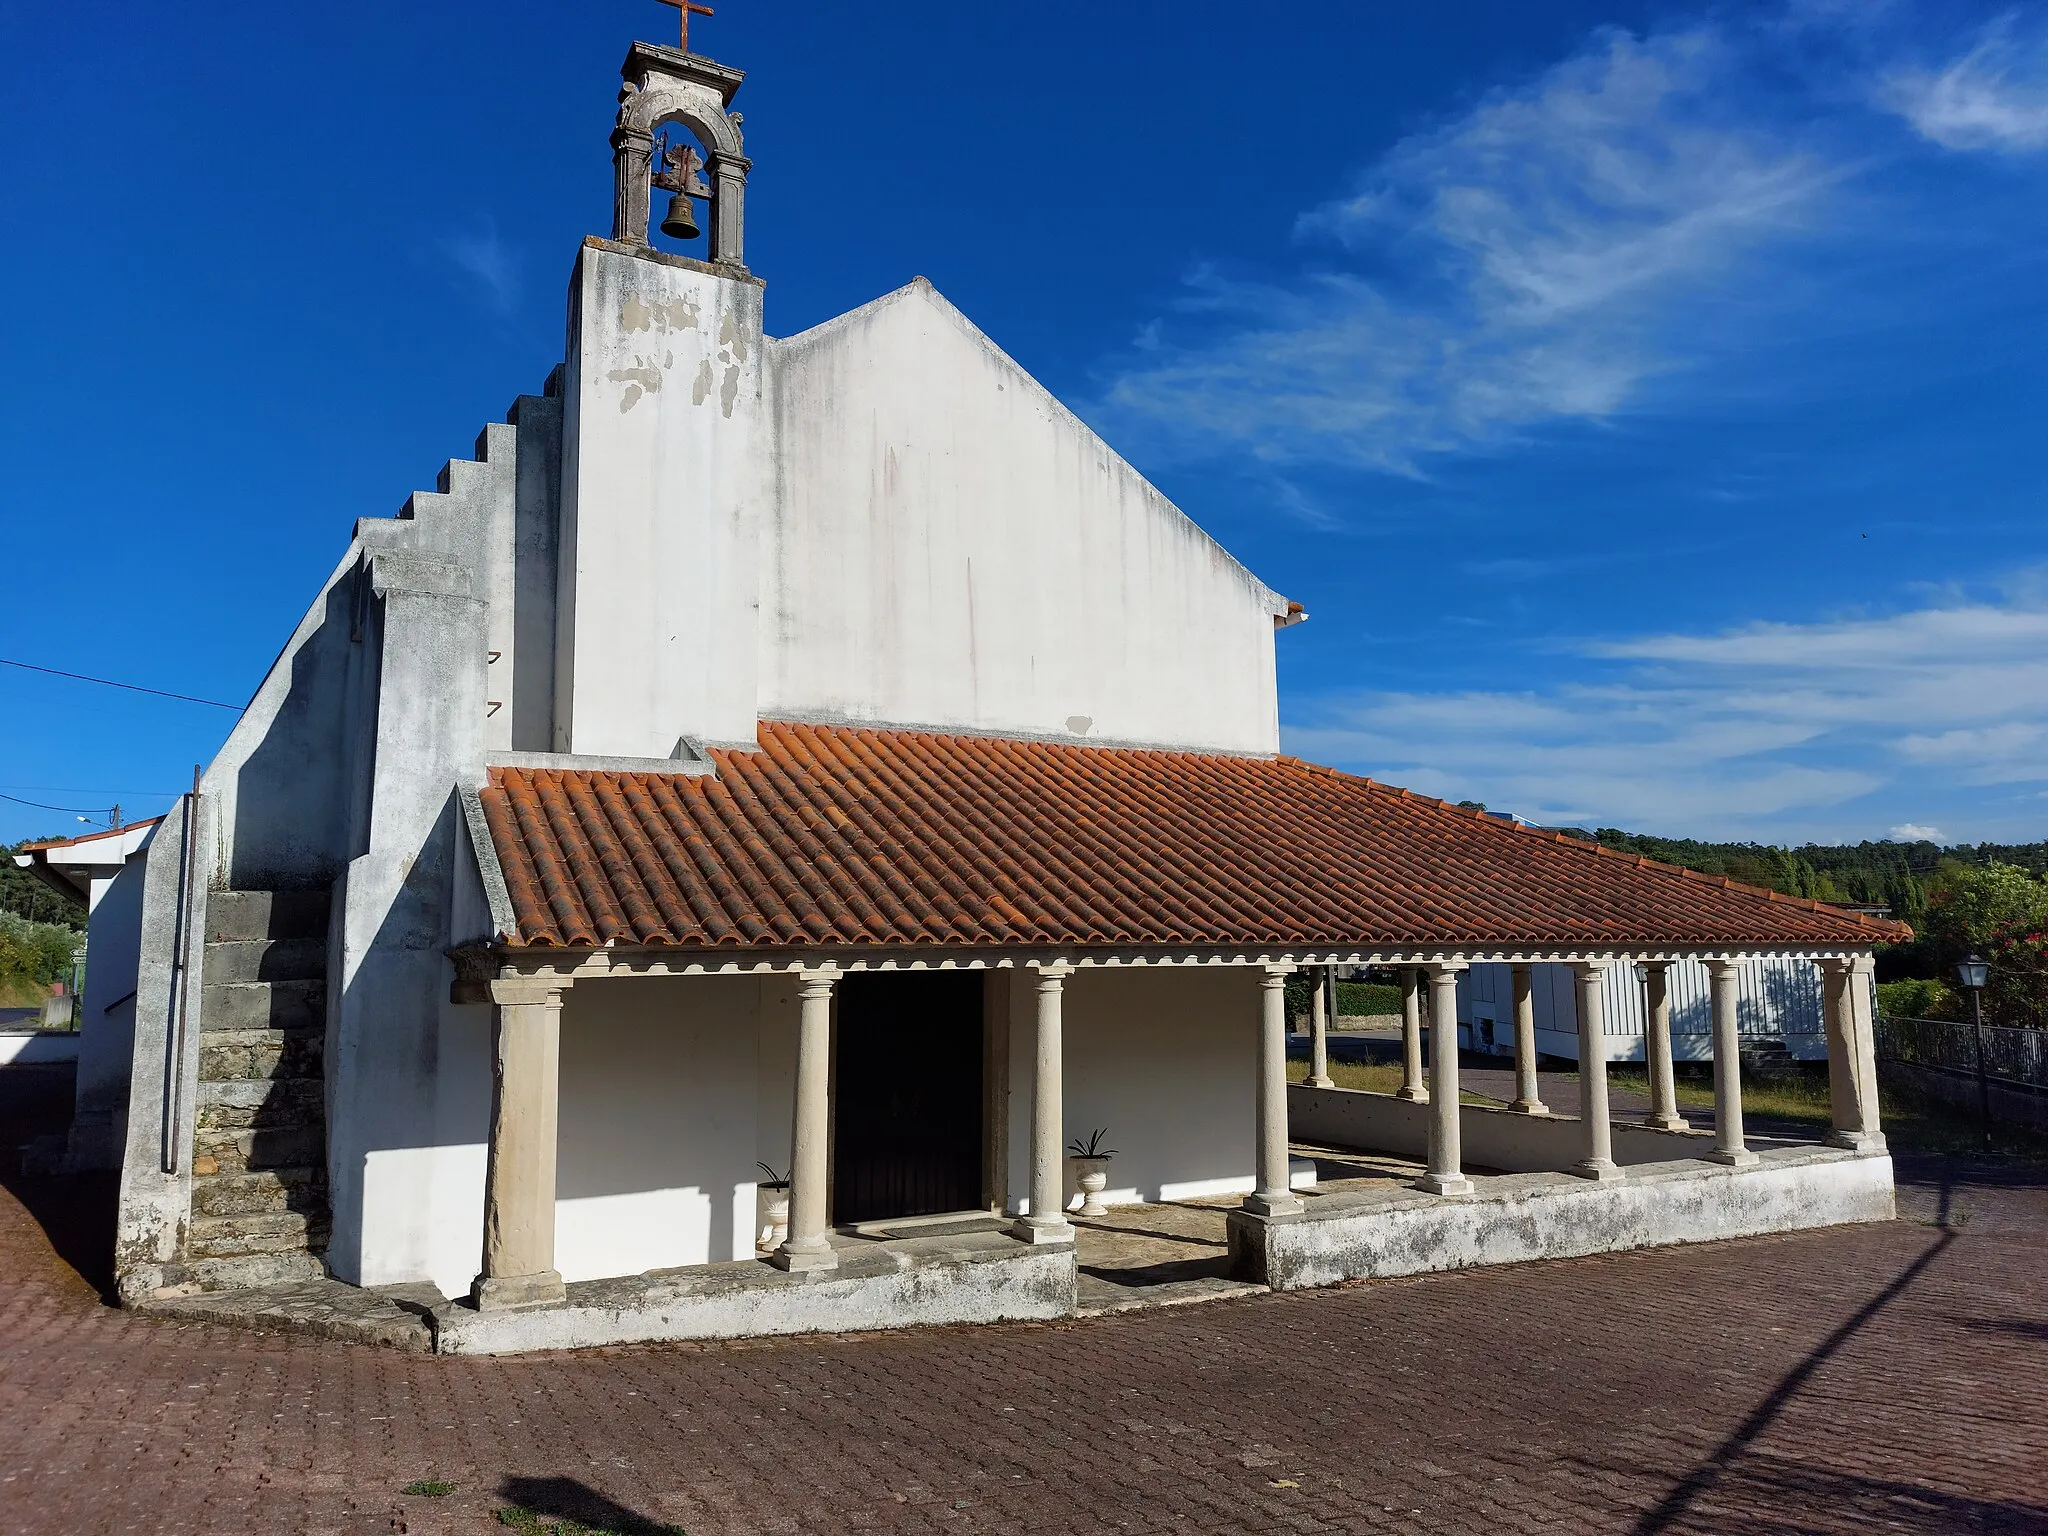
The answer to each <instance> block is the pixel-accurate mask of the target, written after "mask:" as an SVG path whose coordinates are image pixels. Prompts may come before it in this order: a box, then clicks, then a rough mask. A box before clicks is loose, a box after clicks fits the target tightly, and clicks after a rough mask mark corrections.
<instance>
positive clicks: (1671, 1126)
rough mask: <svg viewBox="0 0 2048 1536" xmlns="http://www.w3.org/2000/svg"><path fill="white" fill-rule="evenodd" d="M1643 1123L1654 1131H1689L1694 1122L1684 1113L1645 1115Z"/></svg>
mask: <svg viewBox="0 0 2048 1536" xmlns="http://www.w3.org/2000/svg"><path fill="white" fill-rule="evenodd" d="M1643 1125H1644V1126H1645V1127H1646V1128H1647V1129H1649V1130H1652V1131H1689V1130H1691V1129H1692V1122H1691V1121H1690V1120H1688V1119H1686V1118H1685V1116H1683V1115H1645V1116H1643Z"/></svg>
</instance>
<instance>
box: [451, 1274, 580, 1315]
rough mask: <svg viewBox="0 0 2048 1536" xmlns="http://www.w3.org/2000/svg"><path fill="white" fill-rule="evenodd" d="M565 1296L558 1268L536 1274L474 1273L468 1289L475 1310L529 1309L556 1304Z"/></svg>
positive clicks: (518, 1310) (566, 1291) (565, 1298)
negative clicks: (474, 1277)
mask: <svg viewBox="0 0 2048 1536" xmlns="http://www.w3.org/2000/svg"><path fill="white" fill-rule="evenodd" d="M568 1299H569V1291H568V1288H567V1287H566V1286H564V1285H563V1284H562V1275H561V1271H559V1270H553V1269H544V1270H542V1271H541V1272H540V1273H539V1274H537V1275H478V1276H477V1277H476V1280H475V1283H473V1284H472V1285H471V1286H470V1288H469V1304H470V1305H471V1306H472V1307H475V1308H476V1309H477V1311H479V1312H530V1311H532V1310H533V1309H534V1308H536V1307H559V1306H561V1305H562V1304H563V1303H564V1302H566V1301H567V1300H568Z"/></svg>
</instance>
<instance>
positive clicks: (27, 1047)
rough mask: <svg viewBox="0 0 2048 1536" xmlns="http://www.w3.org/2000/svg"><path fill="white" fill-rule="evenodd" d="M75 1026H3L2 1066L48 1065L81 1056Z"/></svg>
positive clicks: (1, 1030) (0, 1059)
mask: <svg viewBox="0 0 2048 1536" xmlns="http://www.w3.org/2000/svg"><path fill="white" fill-rule="evenodd" d="M78 1040H79V1037H78V1035H77V1033H76V1032H75V1031H72V1030H54V1029H51V1030H44V1029H0V1067H47V1066H55V1065H58V1064H60V1063H63V1062H69V1061H76V1060H78Z"/></svg>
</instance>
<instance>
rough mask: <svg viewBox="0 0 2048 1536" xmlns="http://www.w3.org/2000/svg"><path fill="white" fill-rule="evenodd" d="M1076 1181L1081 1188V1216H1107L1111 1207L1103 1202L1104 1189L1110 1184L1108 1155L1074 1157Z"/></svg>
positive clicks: (1079, 1213) (1079, 1212)
mask: <svg viewBox="0 0 2048 1536" xmlns="http://www.w3.org/2000/svg"><path fill="white" fill-rule="evenodd" d="M1074 1167H1075V1170H1076V1171H1075V1177H1074V1182H1075V1184H1077V1185H1078V1186H1079V1187H1080V1190H1081V1209H1080V1210H1079V1211H1078V1212H1076V1213H1075V1214H1077V1215H1080V1216H1107V1215H1108V1214H1109V1207H1108V1206H1106V1205H1104V1204H1103V1203H1102V1191H1103V1190H1104V1189H1106V1188H1107V1187H1108V1185H1109V1159H1108V1158H1106V1157H1077V1158H1075V1159H1074Z"/></svg>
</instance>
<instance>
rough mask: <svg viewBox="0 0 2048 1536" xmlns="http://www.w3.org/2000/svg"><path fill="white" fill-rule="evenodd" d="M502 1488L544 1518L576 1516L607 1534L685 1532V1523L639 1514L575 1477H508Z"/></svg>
mask: <svg viewBox="0 0 2048 1536" xmlns="http://www.w3.org/2000/svg"><path fill="white" fill-rule="evenodd" d="M498 1492H499V1493H500V1494H501V1495H502V1496H503V1497H505V1498H506V1499H509V1500H510V1501H511V1502H512V1503H513V1504H514V1505H516V1506H517V1507H518V1508H520V1509H523V1510H526V1511H527V1512H529V1513H530V1514H534V1515H538V1516H539V1517H540V1518H541V1519H543V1520H573V1521H575V1522H576V1523H577V1524H578V1525H587V1526H590V1527H592V1528H593V1529H595V1530H599V1531H603V1532H606V1533H607V1536H681V1532H682V1527H681V1526H677V1525H665V1524H663V1523H662V1522H661V1521H659V1520H650V1519H648V1518H647V1516H645V1515H642V1514H636V1513H635V1512H634V1511H632V1510H630V1509H628V1508H626V1507H625V1505H623V1504H620V1503H618V1502H616V1501H615V1500H612V1499H609V1498H607V1497H606V1496H605V1495H603V1494H601V1493H599V1492H598V1491H597V1490H596V1489H595V1488H593V1487H591V1486H590V1485H589V1484H588V1483H583V1482H578V1481H577V1480H576V1479H575V1478H573V1477H508V1478H506V1479H505V1480H504V1482H502V1483H500V1484H499V1485H498ZM515 1528H516V1527H515Z"/></svg>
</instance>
